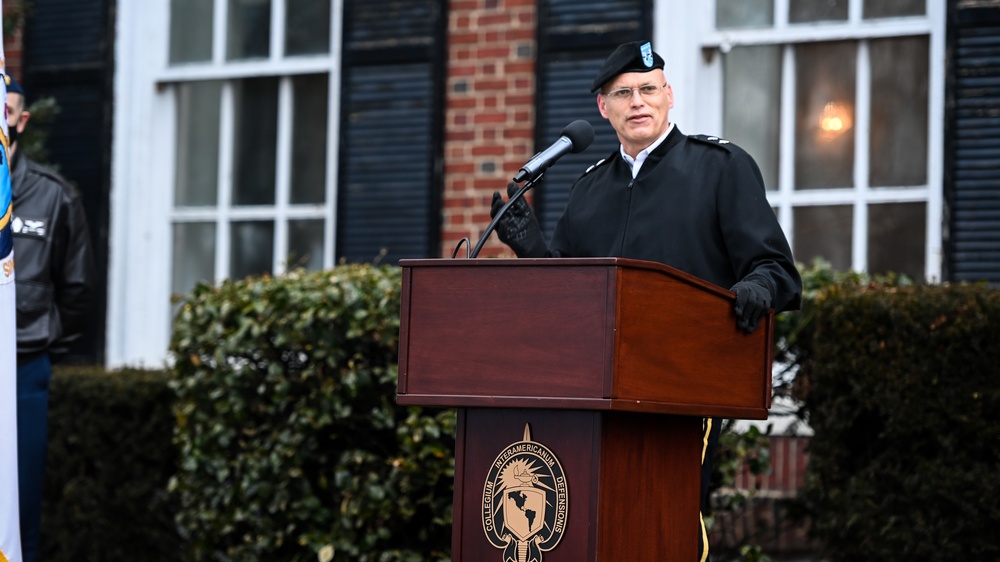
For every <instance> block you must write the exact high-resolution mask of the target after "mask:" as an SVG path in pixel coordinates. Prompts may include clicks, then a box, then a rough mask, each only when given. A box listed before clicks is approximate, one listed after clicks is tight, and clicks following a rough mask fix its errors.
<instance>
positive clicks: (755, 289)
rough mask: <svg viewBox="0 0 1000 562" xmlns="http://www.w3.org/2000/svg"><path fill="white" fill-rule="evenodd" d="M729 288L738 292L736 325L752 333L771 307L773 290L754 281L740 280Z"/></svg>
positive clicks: (735, 308)
mask: <svg viewBox="0 0 1000 562" xmlns="http://www.w3.org/2000/svg"><path fill="white" fill-rule="evenodd" d="M729 290H730V291H732V292H734V293H736V304H735V305H734V306H733V312H735V313H736V327H738V328H739V329H741V330H743V331H744V332H746V333H748V334H749V333H752V332H753V331H754V330H756V329H757V324H758V323H760V319H761V318H763V317H764V315H765V314H767V309H768V308H770V307H771V292H770V291H768V290H767V288H765V287H763V286H761V285H760V284H759V283H755V282H753V281H740V282H739V283H737V284H735V285H733V286H732V288H731V289H729Z"/></svg>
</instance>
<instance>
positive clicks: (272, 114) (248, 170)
mask: <svg viewBox="0 0 1000 562" xmlns="http://www.w3.org/2000/svg"><path fill="white" fill-rule="evenodd" d="M233 91H234V95H233V97H234V105H235V112H234V113H235V122H234V128H235V130H234V135H233V138H234V142H233V150H234V154H233V204H234V205H273V204H274V199H275V195H274V186H275V169H276V163H275V162H276V161H275V158H276V149H275V146H276V143H277V136H278V80H277V79H276V78H250V79H247V80H238V81H236V82H234V83H233Z"/></svg>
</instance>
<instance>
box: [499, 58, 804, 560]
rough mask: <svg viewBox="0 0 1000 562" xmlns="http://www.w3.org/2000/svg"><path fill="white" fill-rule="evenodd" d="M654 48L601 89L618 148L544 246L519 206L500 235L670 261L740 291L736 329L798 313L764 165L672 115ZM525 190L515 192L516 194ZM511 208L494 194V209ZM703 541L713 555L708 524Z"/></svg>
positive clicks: (580, 187)
mask: <svg viewBox="0 0 1000 562" xmlns="http://www.w3.org/2000/svg"><path fill="white" fill-rule="evenodd" d="M663 66H664V62H663V58H662V57H660V56H659V55H658V54H656V53H655V52H653V50H652V47H651V45H650V43H648V42H645V43H640V42H633V43H625V44H623V45H620V46H619V47H618V48H617V49H615V51H614V52H612V53H611V55H610V56H608V58H607V60H605V61H604V64H603V66H602V67H601V69H600V72H598V74H597V77H596V78H595V79H594V82H593V84H592V88H591V92H596V93H597V107H598V109H599V110H600V112H601V116H602V117H604V118H605V119H607V120H608V121H609V122H610V123H611V126H612V127H613V128H614V130H615V132H616V133H617V134H618V139H619V141H620V142H621V146H620V148H619V149H618V150H616V151H615V152H614V153H612V154H610V155H608V156H607V157H606V158H604V159H603V160H601V161H599V162H597V163H596V164H594V165H593V166H591V167H590V169H588V170H587V171H586V172H585V173H584V174H583V175H582V176H581V177H580V178H579V179H578V180H577V181H576V183H575V184H574V185H573V187H572V189H571V191H570V195H569V202H568V203H567V205H566V210H565V211H564V212H563V214H562V216H561V217H560V219H559V221H558V222H557V224H556V228H555V231H554V232H553V235H552V240H551V242H550V243H548V244H546V242H545V239H544V237H543V236H542V232H541V229H540V228H539V225H538V221H537V220H536V218H535V216H534V214H533V212H532V211H531V209H530V207H529V206H528V204H527V203H525V202H524V200H523V199H521V200H519V201H517V202H516V203H515V204H514V205H513V206H512V207H511V208H510V209H509V211H508V212H507V214H506V215H505V216H504V217H503V218H502V219H501V221H500V223H499V224H498V225H497V235H498V236H499V237H500V240H501V241H503V242H504V243H506V244H507V245H508V246H510V247H511V249H513V250H514V252H515V253H516V254H517V255H518V257H546V256H550V257H609V256H612V257H625V258H634V259H642V260H650V261H655V262H660V263H664V264H666V265H669V266H672V267H675V268H677V269H679V270H681V271H685V272H687V273H690V274H692V275H694V276H696V277H700V278H702V279H705V280H706V281H710V282H712V283H714V284H716V285H719V286H720V287H724V288H729V289H731V290H732V291H733V292H734V293H735V294H736V300H735V304H734V307H733V311H734V317H735V321H736V325H737V326H738V327H739V328H740V329H742V330H745V331H746V332H752V331H754V330H755V329H756V328H757V325H758V323H759V322H760V319H761V318H762V317H763V316H764V314H766V312H767V309H768V308H771V307H773V308H774V309H775V310H777V311H779V312H780V311H782V310H791V309H797V308H798V307H799V304H800V300H801V293H802V281H801V279H800V277H799V273H798V270H797V269H796V267H795V262H794V260H793V259H792V252H791V249H790V248H789V245H788V242H787V240H786V239H785V235H784V233H783V232H782V230H781V226H780V225H779V224H778V221H777V220H776V218H775V216H774V212H773V211H772V210H771V206H770V204H769V203H768V202H767V195H766V192H765V188H764V181H763V179H762V177H761V174H760V170H759V169H758V168H757V164H756V163H755V162H754V161H753V158H751V157H750V155H748V154H747V153H746V152H744V151H743V150H742V149H740V148H739V147H737V146H735V145H733V144H732V143H730V142H728V141H726V140H724V139H720V138H718V137H706V136H703V135H696V136H687V135H684V134H683V133H681V131H680V129H678V128H677V126H676V125H675V124H674V123H671V122H670V120H669V112H670V109H671V108H672V107H673V105H674V94H673V90H672V89H671V87H670V84H669V83H667V80H666V77H665V75H664V73H663ZM516 189H517V186H516V185H515V184H511V185H510V186H508V194H513V192H514V191H515V190H516ZM502 205H503V198H502V197H501V195H500V193H494V194H493V205H492V209H491V214H492V215H494V216H495V215H496V213H497V211H498V210H499V208H500V207H501V206H502ZM705 430H706V436H705V448H704V451H703V463H702V511H703V512H704V511H706V510H707V507H708V506H707V501H708V487H709V481H710V479H711V474H712V457H713V455H714V450H715V447H716V445H717V443H718V439H719V424H718V423H714V420H711V419H707V420H705ZM701 535H702V536H701V540H700V544H699V548H700V556H701V558H702V560H704V559H706V558H707V551H708V548H707V536H706V534H705V531H704V524H703V525H702V533H701Z"/></svg>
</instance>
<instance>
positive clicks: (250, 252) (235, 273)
mask: <svg viewBox="0 0 1000 562" xmlns="http://www.w3.org/2000/svg"><path fill="white" fill-rule="evenodd" d="M230 234H231V235H232V240H231V245H232V248H231V251H230V254H229V278H230V279H242V278H244V277H246V276H247V275H262V274H264V273H271V266H272V264H273V263H274V223H273V222H271V221H246V222H234V223H233V224H232V227H231V230H230Z"/></svg>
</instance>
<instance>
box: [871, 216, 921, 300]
mask: <svg viewBox="0 0 1000 562" xmlns="http://www.w3.org/2000/svg"><path fill="white" fill-rule="evenodd" d="M926 224H927V205H926V204H925V203H891V204H883V205H871V206H869V207H868V271H869V272H870V273H888V272H890V271H893V272H896V273H905V274H906V275H909V276H910V277H912V278H913V279H916V280H917V281H923V280H924V249H925V246H924V244H925V242H926Z"/></svg>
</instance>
